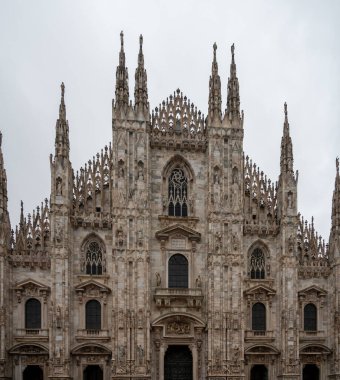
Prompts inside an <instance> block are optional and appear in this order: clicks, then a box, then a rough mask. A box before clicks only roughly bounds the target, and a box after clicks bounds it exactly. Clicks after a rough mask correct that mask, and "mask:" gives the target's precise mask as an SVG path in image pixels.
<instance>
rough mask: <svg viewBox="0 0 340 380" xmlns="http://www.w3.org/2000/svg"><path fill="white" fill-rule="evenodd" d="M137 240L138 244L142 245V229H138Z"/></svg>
mask: <svg viewBox="0 0 340 380" xmlns="http://www.w3.org/2000/svg"><path fill="white" fill-rule="evenodd" d="M137 241H138V245H139V246H140V247H142V246H143V230H139V231H138V232H137Z"/></svg>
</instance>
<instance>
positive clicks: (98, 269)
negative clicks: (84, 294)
mask: <svg viewBox="0 0 340 380" xmlns="http://www.w3.org/2000/svg"><path fill="white" fill-rule="evenodd" d="M85 266H86V274H94V275H101V274H103V251H102V248H101V246H100V245H99V243H98V242H96V241H91V242H90V243H89V244H88V245H87V248H86V258H85Z"/></svg>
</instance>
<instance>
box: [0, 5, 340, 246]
mask: <svg viewBox="0 0 340 380" xmlns="http://www.w3.org/2000/svg"><path fill="white" fill-rule="evenodd" d="M339 19H340V1H337V0H333V1H332V0H328V1H325V0H323V1H321V0H320V1H313V0H305V1H302V0H300V1H296V0H282V1H260V0H257V1H255V0H251V1H226V0H221V1H211V0H210V1H199V0H192V1H191V0H189V1H183V0H182V1H175V0H171V1H170V0H168V1H146V0H145V1H138V0H137V1H119V2H118V1H112V0H110V1H101V0H96V1H93V0H91V1H89V0H79V1H70V0H58V1H46V0H42V1H35V0H31V1H27V0H23V1H17V0H8V1H6V0H2V1H1V14H0V46H1V50H0V116H1V125H0V129H1V130H2V132H3V151H4V159H5V165H6V169H7V177H8V192H9V208H10V216H11V221H12V225H15V224H16V223H17V222H18V216H19V210H20V200H21V199H22V200H23V201H24V208H25V213H28V212H32V210H33V208H35V207H36V206H37V205H40V202H41V201H42V200H43V199H44V198H46V197H48V198H49V194H50V169H49V154H50V153H54V136H55V122H56V118H57V116H58V106H59V102H60V83H61V82H62V81H64V82H65V86H66V106H67V118H68V120H69V126H70V142H71V153H70V155H71V161H72V164H73V168H74V169H75V170H78V169H79V168H80V166H82V165H83V164H84V163H85V162H87V161H88V160H89V159H90V158H92V156H93V155H94V154H96V153H97V152H98V151H100V149H101V148H103V147H104V146H105V144H108V142H109V141H111V101H112V98H113V95H114V83H115V70H116V65H117V63H118V52H119V48H120V40H119V33H120V31H121V30H124V33H125V52H126V62H127V66H128V69H129V77H130V98H133V86H134V71H135V68H136V64H137V54H138V37H139V34H141V33H142V34H143V36H144V53H145V66H146V69H147V73H148V89H149V100H150V105H151V107H152V108H154V107H156V106H157V105H158V104H159V103H160V102H161V101H162V100H163V99H165V98H166V97H167V96H168V95H169V94H170V93H172V92H173V91H174V90H175V89H177V88H178V87H179V88H180V89H181V90H182V91H183V92H184V93H185V94H186V95H187V96H188V97H189V98H190V99H191V100H192V101H193V102H194V103H195V104H196V105H197V107H198V108H199V109H200V110H201V111H202V112H203V113H204V114H205V115H206V113H207V107H208V104H207V100H208V82H209V75H210V70H211V61H212V45H213V43H214V42H215V41H216V43H217V46H218V49H217V59H218V64H219V73H220V76H221V81H222V91H223V109H224V108H225V103H226V94H227V78H228V73H229V64H230V59H231V54H230V45H231V44H232V43H235V47H236V51H235V54H236V63H237V73H238V78H239V81H240V93H241V108H242V109H243V110H244V112H245V124H244V129H245V138H244V150H245V153H246V154H248V155H249V156H250V157H251V158H252V159H253V160H254V161H255V162H256V164H258V165H259V166H260V169H261V170H263V171H264V172H265V173H266V174H267V175H268V176H269V177H270V178H271V179H272V180H273V181H276V180H277V177H278V174H279V157H280V139H281V135H282V126H283V103H284V102H285V101H287V103H288V113H289V122H290V128H291V135H292V139H293V149H294V159H295V162H294V168H295V169H298V170H299V173H300V175H299V184H298V197H299V204H298V208H299V211H300V212H301V213H302V214H303V215H304V217H305V218H307V219H308V220H310V219H311V216H312V215H313V216H314V217H315V227H316V229H317V230H318V231H319V232H320V233H321V234H322V236H323V237H324V238H325V239H326V240H327V241H328V236H329V228H330V215H331V198H332V191H333V187H334V178H335V157H336V156H337V155H339V153H340V144H339V142H340V106H339V104H340V75H339V70H340V42H339V36H340V22H339Z"/></svg>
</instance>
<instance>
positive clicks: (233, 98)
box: [226, 44, 241, 122]
mask: <svg viewBox="0 0 340 380" xmlns="http://www.w3.org/2000/svg"><path fill="white" fill-rule="evenodd" d="M226 116H227V117H228V119H229V120H230V121H240V122H241V115H240V90H239V83H238V78H237V75H236V63H235V46H234V44H232V45H231V64H230V77H229V78H228V96H227V109H226Z"/></svg>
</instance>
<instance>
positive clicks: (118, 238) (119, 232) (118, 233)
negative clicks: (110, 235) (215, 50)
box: [117, 227, 124, 247]
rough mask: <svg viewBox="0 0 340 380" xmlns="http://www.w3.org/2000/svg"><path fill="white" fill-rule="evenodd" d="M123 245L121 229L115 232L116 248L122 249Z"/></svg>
mask: <svg viewBox="0 0 340 380" xmlns="http://www.w3.org/2000/svg"><path fill="white" fill-rule="evenodd" d="M123 245H124V233H123V229H122V228H121V227H119V228H118V230H117V246H118V247H122V246H123Z"/></svg>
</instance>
